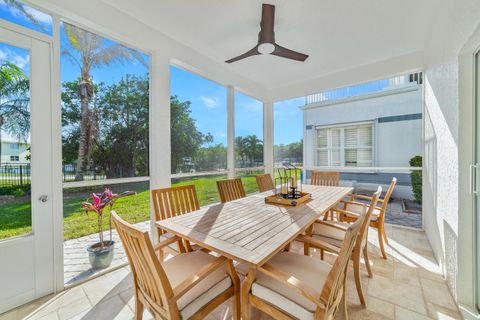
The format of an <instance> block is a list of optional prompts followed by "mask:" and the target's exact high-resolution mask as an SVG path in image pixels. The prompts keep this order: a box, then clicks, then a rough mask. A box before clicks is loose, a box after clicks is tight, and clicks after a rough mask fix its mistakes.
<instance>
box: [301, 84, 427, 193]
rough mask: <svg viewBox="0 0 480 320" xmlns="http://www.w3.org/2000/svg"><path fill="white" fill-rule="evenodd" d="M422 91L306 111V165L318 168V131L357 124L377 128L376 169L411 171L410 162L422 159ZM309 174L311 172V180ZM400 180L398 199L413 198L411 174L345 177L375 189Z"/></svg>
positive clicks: (367, 97)
mask: <svg viewBox="0 0 480 320" xmlns="http://www.w3.org/2000/svg"><path fill="white" fill-rule="evenodd" d="M422 108H423V107H422V89H421V86H419V85H412V84H410V85H407V86H404V87H399V88H395V89H390V90H388V91H382V92H377V93H371V94H365V95H362V96H356V97H355V96H354V97H350V98H347V99H343V100H341V101H338V100H337V101H330V102H323V103H319V104H314V105H307V106H306V107H304V113H305V114H304V116H305V125H306V128H309V129H307V130H306V131H305V136H304V141H305V159H304V161H305V165H306V166H307V167H308V166H315V148H316V147H315V127H316V126H329V125H336V124H345V125H348V124H349V123H355V122H366V121H368V122H372V123H373V124H374V131H375V133H374V137H375V138H374V154H375V155H374V165H373V166H375V167H409V166H410V165H409V160H410V159H411V158H412V157H413V156H415V155H422V147H423V146H422V120H421V114H422ZM308 174H309V173H308V172H307V178H308V176H309V175H308ZM393 176H395V177H397V179H398V187H397V188H396V190H395V193H396V196H398V197H403V198H413V195H412V192H411V186H410V175H409V174H408V173H400V174H398V173H397V174H393V173H380V172H372V173H342V175H341V179H342V180H344V183H348V182H347V181H352V182H353V184H354V185H355V186H359V187H360V186H361V187H369V186H370V187H371V188H372V190H373V189H374V188H376V186H378V184H381V185H384V186H386V187H388V185H389V183H390V181H391V179H392V177H393Z"/></svg>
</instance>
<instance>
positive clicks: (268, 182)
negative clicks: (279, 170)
mask: <svg viewBox="0 0 480 320" xmlns="http://www.w3.org/2000/svg"><path fill="white" fill-rule="evenodd" d="M255 178H256V179H257V185H258V191H260V192H265V191H269V190H273V189H275V186H274V185H273V180H272V176H271V175H270V174H269V173H265V174H259V175H257V176H256V177H255Z"/></svg>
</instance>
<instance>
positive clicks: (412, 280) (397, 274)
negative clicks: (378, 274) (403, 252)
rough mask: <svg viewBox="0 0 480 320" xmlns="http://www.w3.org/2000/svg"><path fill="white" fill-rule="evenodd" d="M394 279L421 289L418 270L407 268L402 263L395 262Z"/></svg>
mask: <svg viewBox="0 0 480 320" xmlns="http://www.w3.org/2000/svg"><path fill="white" fill-rule="evenodd" d="M393 279H394V280H396V281H400V282H403V283H406V284H409V285H412V286H416V287H420V278H419V276H418V268H417V267H410V266H406V265H404V264H403V263H401V262H398V261H395V262H394V270H393Z"/></svg>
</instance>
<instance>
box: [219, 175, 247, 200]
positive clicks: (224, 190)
mask: <svg viewBox="0 0 480 320" xmlns="http://www.w3.org/2000/svg"><path fill="white" fill-rule="evenodd" d="M217 190H218V195H219V196H220V202H222V203H225V202H229V201H233V200H236V199H240V198H245V197H246V193H245V189H244V188H243V184H242V180H241V179H240V178H237V179H229V180H219V181H217Z"/></svg>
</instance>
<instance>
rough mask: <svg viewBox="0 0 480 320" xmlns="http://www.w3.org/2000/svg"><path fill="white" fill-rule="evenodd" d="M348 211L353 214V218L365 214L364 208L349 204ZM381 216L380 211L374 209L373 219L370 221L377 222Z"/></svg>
mask: <svg viewBox="0 0 480 320" xmlns="http://www.w3.org/2000/svg"><path fill="white" fill-rule="evenodd" d="M367 210H368V206H367ZM346 211H349V212H351V213H353V214H352V216H356V217H359V216H360V215H361V214H362V213H363V206H361V205H355V204H350V203H349V204H347V210H346ZM379 216H380V210H378V209H374V210H373V212H372V218H371V219H370V220H371V221H377V220H378V217H379Z"/></svg>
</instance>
